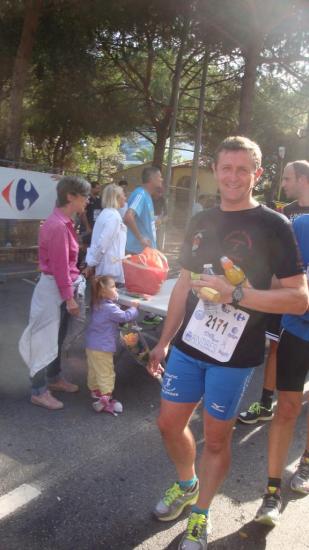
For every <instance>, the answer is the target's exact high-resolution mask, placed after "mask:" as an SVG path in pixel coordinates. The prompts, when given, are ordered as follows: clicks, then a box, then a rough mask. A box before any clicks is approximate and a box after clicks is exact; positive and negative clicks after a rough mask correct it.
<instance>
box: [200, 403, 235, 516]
mask: <svg viewBox="0 0 309 550" xmlns="http://www.w3.org/2000/svg"><path fill="white" fill-rule="evenodd" d="M234 424H235V419H232V420H218V419H216V418H213V417H212V416H210V415H209V414H208V413H207V411H204V433H205V445H204V449H203V453H202V456H201V461H200V465H199V474H200V475H199V479H200V494H199V499H198V501H197V506H199V507H200V508H208V507H209V506H210V503H211V501H212V499H213V497H214V495H215V494H216V492H217V490H218V489H219V487H220V485H221V483H222V482H223V480H224V479H225V477H226V474H227V472H228V470H229V467H230V462H231V440H232V433H233V426H234Z"/></svg>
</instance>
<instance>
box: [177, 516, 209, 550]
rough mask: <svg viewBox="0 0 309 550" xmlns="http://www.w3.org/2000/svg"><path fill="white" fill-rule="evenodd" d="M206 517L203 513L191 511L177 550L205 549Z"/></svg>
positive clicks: (207, 530)
mask: <svg viewBox="0 0 309 550" xmlns="http://www.w3.org/2000/svg"><path fill="white" fill-rule="evenodd" d="M207 524H208V519H207V517H206V516H205V515H204V514H197V513H196V512H191V514H190V516H189V520H188V525H187V529H186V531H185V533H184V535H183V537H182V539H181V541H180V544H179V546H178V550H206V548H207V533H208V532H209V529H208V525H207Z"/></svg>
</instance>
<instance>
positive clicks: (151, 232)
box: [124, 166, 163, 254]
mask: <svg viewBox="0 0 309 550" xmlns="http://www.w3.org/2000/svg"><path fill="white" fill-rule="evenodd" d="M162 182H163V179H162V175H161V170H160V168H158V167H156V166H147V167H146V168H144V170H143V172H142V183H143V185H142V186H139V187H137V188H136V189H135V190H134V191H133V193H132V194H131V195H130V198H129V200H128V210H127V212H126V214H125V216H124V222H125V224H126V225H127V226H128V237H127V247H126V249H127V252H128V254H139V253H140V252H142V250H144V248H145V247H146V246H151V247H152V248H156V247H157V239H156V225H155V215H154V208H153V202H152V196H153V195H154V194H155V192H156V191H157V189H158V188H160V187H162Z"/></svg>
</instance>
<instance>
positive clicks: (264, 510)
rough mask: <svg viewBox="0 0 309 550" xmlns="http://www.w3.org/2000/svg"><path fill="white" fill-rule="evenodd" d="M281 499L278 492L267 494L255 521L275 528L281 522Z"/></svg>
mask: <svg viewBox="0 0 309 550" xmlns="http://www.w3.org/2000/svg"><path fill="white" fill-rule="evenodd" d="M281 507H282V502H281V497H280V494H279V492H278V491H276V492H275V493H271V492H269V491H268V492H267V493H265V495H264V497H263V502H262V504H261V506H260V508H259V509H258V511H257V513H256V516H255V518H254V521H257V522H258V523H262V524H263V525H269V526H270V527H274V526H275V525H277V524H278V523H279V521H280V513H281Z"/></svg>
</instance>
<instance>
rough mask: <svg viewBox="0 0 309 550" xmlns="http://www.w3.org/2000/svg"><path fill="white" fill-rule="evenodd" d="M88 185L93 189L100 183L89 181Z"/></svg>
mask: <svg viewBox="0 0 309 550" xmlns="http://www.w3.org/2000/svg"><path fill="white" fill-rule="evenodd" d="M90 185H91V189H95V188H96V187H97V185H100V183H99V182H98V181H91V182H90Z"/></svg>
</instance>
